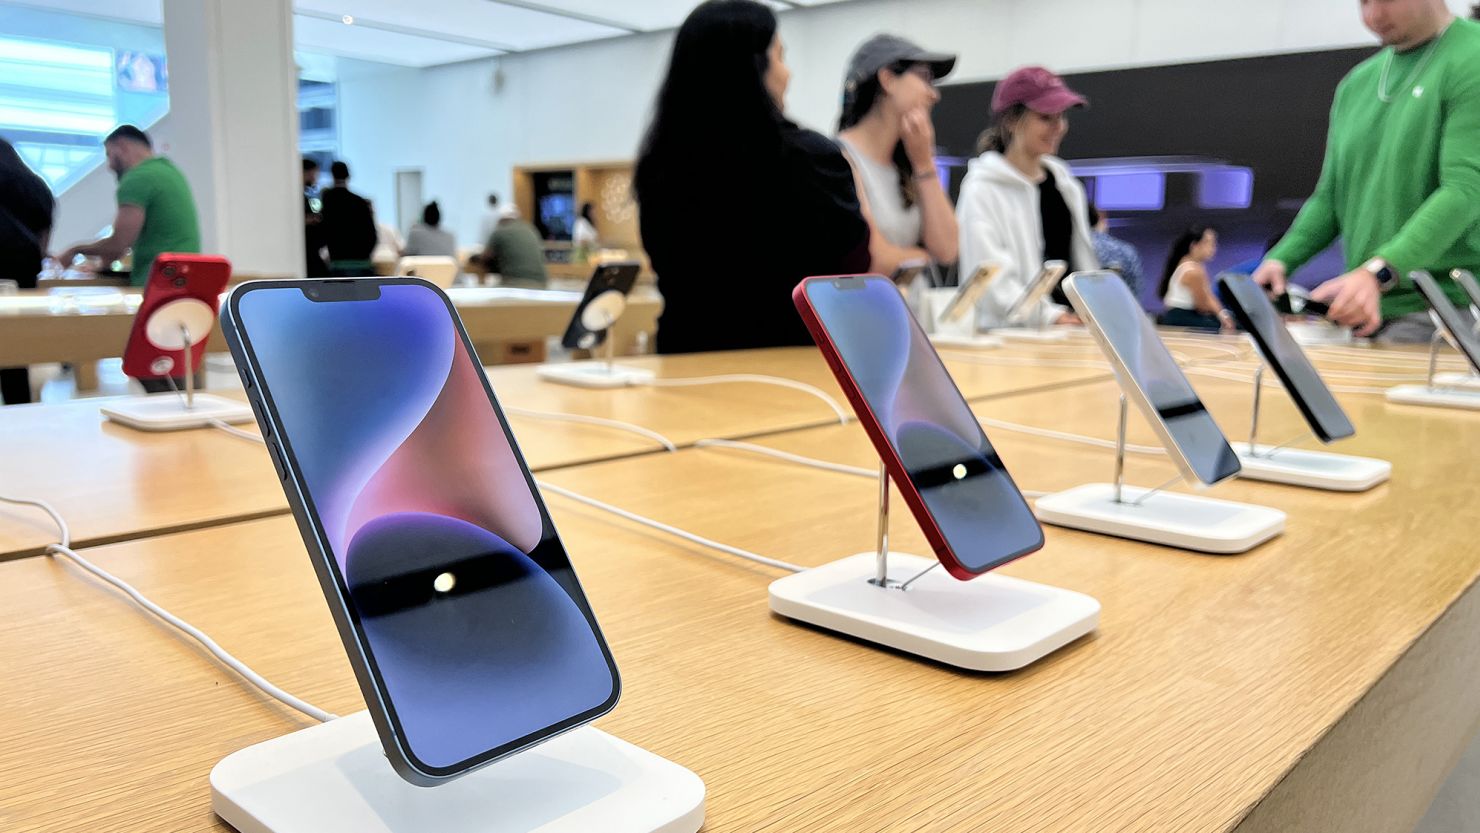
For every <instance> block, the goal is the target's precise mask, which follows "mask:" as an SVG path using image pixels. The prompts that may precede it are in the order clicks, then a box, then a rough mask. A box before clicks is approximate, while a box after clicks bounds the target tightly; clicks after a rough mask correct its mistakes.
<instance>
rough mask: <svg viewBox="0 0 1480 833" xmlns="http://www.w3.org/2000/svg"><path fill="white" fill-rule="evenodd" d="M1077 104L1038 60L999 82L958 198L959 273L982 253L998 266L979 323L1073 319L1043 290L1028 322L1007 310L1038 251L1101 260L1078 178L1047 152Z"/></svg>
mask: <svg viewBox="0 0 1480 833" xmlns="http://www.w3.org/2000/svg"><path fill="white" fill-rule="evenodd" d="M1085 104H1087V102H1086V101H1085V99H1084V97H1083V96H1081V95H1079V94H1078V93H1076V92H1074V91H1073V90H1071V89H1069V88H1068V86H1066V85H1065V84H1064V81H1063V79H1061V78H1059V77H1058V76H1057V75H1054V74H1053V73H1052V72H1049V71H1048V70H1046V69H1044V68H1042V67H1024V68H1022V69H1019V70H1017V71H1016V72H1014V73H1012V74H1011V75H1009V76H1007V77H1006V78H1004V79H1002V81H1000V82H999V83H998V84H997V89H996V91H995V92H994V93H993V95H992V127H991V128H990V129H989V130H988V131H987V132H986V133H984V134H983V135H982V139H981V142H980V146H979V150H981V151H982V155H981V156H979V157H977V158H976V159H973V160H971V163H970V164H969V165H968V166H967V169H966V178H965V179H964V180H962V182H961V196H960V199H959V200H958V202H957V205H956V219H957V221H958V223H959V224H960V227H961V274H963V275H969V274H971V273H972V272H973V271H975V270H976V269H977V268H978V267H980V266H981V265H982V264H985V263H995V264H1000V265H1001V266H1002V267H1003V272H1002V275H1001V276H1000V277H999V278H998V279H997V280H996V281H994V282H993V283H992V285H991V287H990V288H989V289H988V290H987V294H986V295H985V296H984V297H983V298H982V301H981V303H980V304H979V306H978V308H977V324H978V326H979V327H983V328H990V327H1001V326H1005V325H1007V324H1010V323H1012V324H1017V323H1029V324H1074V323H1078V319H1077V318H1075V316H1074V314H1073V313H1072V312H1070V311H1069V309H1068V308H1067V307H1066V306H1064V305H1063V304H1062V303H1055V302H1054V301H1052V300H1050V299H1044V300H1043V301H1041V302H1039V305H1038V307H1037V308H1036V309H1033V310H1030V311H1029V312H1028V315H1027V321H1026V322H1009V321H1007V320H1006V315H1007V311H1008V309H1009V308H1010V307H1011V306H1012V305H1013V302H1014V301H1016V300H1017V298H1018V297H1019V296H1020V295H1021V294H1022V292H1023V290H1024V289H1025V288H1026V287H1027V285H1028V282H1029V281H1031V280H1032V279H1033V277H1034V275H1036V274H1037V273H1038V271H1039V269H1040V268H1041V267H1042V265H1043V263H1044V261H1048V260H1062V261H1064V262H1066V263H1067V264H1069V269H1070V271H1084V270H1090V269H1098V268H1099V261H1098V260H1097V259H1096V257H1095V249H1094V244H1093V242H1092V241H1091V239H1090V234H1089V211H1088V201H1087V200H1086V199H1085V196H1084V188H1083V187H1082V186H1081V185H1080V184H1079V180H1077V179H1075V178H1074V174H1073V173H1071V172H1070V170H1069V166H1068V165H1066V164H1065V163H1064V161H1063V160H1062V159H1059V158H1058V157H1057V156H1056V155H1055V154H1057V153H1058V150H1059V144H1060V143H1061V142H1062V141H1063V140H1064V134H1066V133H1068V131H1069V121H1068V117H1067V113H1068V111H1069V110H1071V109H1073V108H1075V107H1082V106H1084V105H1085Z"/></svg>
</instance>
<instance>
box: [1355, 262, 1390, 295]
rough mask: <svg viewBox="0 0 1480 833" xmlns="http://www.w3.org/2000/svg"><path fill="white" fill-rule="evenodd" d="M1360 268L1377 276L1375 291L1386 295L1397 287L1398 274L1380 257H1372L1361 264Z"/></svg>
mask: <svg viewBox="0 0 1480 833" xmlns="http://www.w3.org/2000/svg"><path fill="white" fill-rule="evenodd" d="M1362 268H1363V269H1366V270H1367V271H1368V272H1371V273H1372V274H1374V275H1376V276H1377V289H1378V291H1380V292H1383V293H1386V292H1389V291H1390V290H1392V288H1393V287H1395V286H1397V285H1398V273H1397V271H1396V270H1394V269H1393V267H1392V266H1391V265H1390V264H1389V263H1388V262H1387V261H1386V260H1383V259H1382V258H1380V257H1374V258H1372V259H1371V260H1369V261H1367V262H1366V263H1364V264H1362Z"/></svg>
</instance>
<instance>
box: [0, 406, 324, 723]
mask: <svg viewBox="0 0 1480 833" xmlns="http://www.w3.org/2000/svg"><path fill="white" fill-rule="evenodd" d="M242 433H246V432H242ZM0 502H4V503H10V504H15V505H17V506H34V507H36V508H38V509H40V510H42V511H43V512H45V513H46V514H48V515H50V516H51V519H52V521H53V522H54V523H55V524H56V527H57V531H58V534H59V535H60V536H61V543H58V544H50V545H48V546H47V548H46V552H47V554H48V555H54V556H55V555H60V556H64V557H66V558H67V559H68V560H70V561H71V562H72V563H74V564H76V565H77V566H78V567H81V568H82V569H83V570H86V571H87V572H89V573H91V574H92V575H94V576H96V577H97V578H99V579H101V580H102V581H104V582H106V583H108V584H110V585H112V586H113V587H115V588H117V589H118V590H120V591H122V592H123V593H124V594H125V595H127V596H128V597H129V598H131V599H133V600H134V602H135V603H136V604H138V605H139V607H142V608H143V609H144V610H145V611H147V612H149V613H151V614H153V615H154V616H156V617H158V618H159V620H160V621H162V622H164V623H165V624H167V625H169V626H170V627H172V628H175V629H176V630H178V631H180V632H181V633H183V634H185V635H186V636H188V637H190V638H191V639H194V640H195V641H196V642H199V643H200V644H201V645H202V646H203V647H204V648H205V649H206V650H207V651H210V652H211V655H212V656H214V657H215V658H216V659H218V660H220V661H221V662H222V663H223V664H224V665H225V666H226V667H227V668H230V669H231V670H232V671H235V672H236V673H237V674H239V675H241V677H242V679H244V680H246V681H247V682H248V683H251V684H252V685H253V686H255V687H256V688H258V689H259V690H261V691H262V692H263V693H265V694H267V695H268V696H269V697H272V698H273V699H274V700H277V701H278V702H280V703H282V704H283V705H286V706H289V707H291V708H293V709H296V710H297V711H300V712H302V713H303V714H306V715H308V716H309V717H312V718H313V719H314V720H318V721H321V722H325V723H327V722H328V721H330V720H334V719H335V717H336V715H334V714H331V713H329V712H327V711H324V710H323V709H320V708H319V707H317V706H315V705H313V704H311V703H308V702H307V701H304V700H300V699H298V698H297V697H294V696H293V695H291V694H289V693H288V692H286V691H283V690H282V689H280V688H278V687H277V686H275V685H273V684H272V683H270V682H268V681H267V679H266V678H264V677H263V676H262V675H261V674H258V673H257V672H256V671H253V670H252V669H251V668H249V667H248V666H247V665H246V663H244V662H242V661H241V660H239V659H237V658H236V657H234V656H232V655H231V654H230V653H228V652H227V651H226V649H225V648H222V647H221V646H220V645H218V644H217V643H216V640H214V639H212V638H210V637H209V636H207V635H206V634H205V633H204V632H203V631H201V630H200V629H199V628H197V627H195V626H194V625H192V624H190V623H189V622H186V621H185V620H183V619H181V618H180V617H178V616H176V615H175V614H173V613H170V612H169V611H168V610H165V609H164V608H162V607H160V606H159V605H157V604H155V603H154V602H153V601H151V600H150V599H149V598H148V597H146V596H145V595H144V594H143V593H141V592H139V590H138V589H137V588H135V587H134V586H133V585H131V584H129V583H128V582H126V581H124V580H123V579H121V578H119V577H118V576H115V575H113V574H112V573H110V572H108V571H107V570H104V569H103V568H102V567H99V566H98V565H96V564H94V563H92V562H91V561H89V560H87V559H86V558H83V557H82V556H81V555H79V554H77V552H76V551H74V550H73V549H72V530H71V528H70V527H68V526H67V521H66V520H65V519H64V518H63V517H62V515H61V513H60V512H58V511H57V510H56V508H55V507H53V506H52V505H51V504H50V503H47V502H46V501H44V500H28V499H25V498H14V497H6V496H4V495H0Z"/></svg>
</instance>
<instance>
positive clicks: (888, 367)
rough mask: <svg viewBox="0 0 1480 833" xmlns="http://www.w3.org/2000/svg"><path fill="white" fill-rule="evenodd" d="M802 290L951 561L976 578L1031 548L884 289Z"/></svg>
mask: <svg viewBox="0 0 1480 833" xmlns="http://www.w3.org/2000/svg"><path fill="white" fill-rule="evenodd" d="M805 286H806V292H807V298H808V300H809V301H810V303H811V306H812V309H813V310H814V311H815V313H816V315H817V318H818V320H819V322H820V323H821V324H822V327H823V329H825V330H826V331H827V335H828V337H829V338H830V339H831V341H832V343H833V346H834V347H835V348H836V349H837V352H838V355H839V356H840V357H841V359H842V361H843V364H844V365H846V366H847V368H848V374H849V376H851V377H852V379H853V381H854V383H855V384H856V385H857V386H858V389H859V392H860V393H861V394H862V396H863V399H864V401H866V402H867V403H868V408H869V411H871V412H872V418H873V419H875V420H876V421H877V422H878V424H879V427H880V428H881V429H882V431H883V433H884V434H885V435H886V436H887V437H888V441H889V445H890V446H892V448H893V450H894V452H895V453H896V454H897V455H898V457H899V459H900V460H901V461H903V463H904V467H905V470H906V471H907V472H908V474H909V478H910V482H911V484H912V485H913V486H914V488H915V490H916V491H917V492H918V493H919V494H920V498H921V500H922V502H923V503H924V504H925V506H926V508H927V509H928V510H929V512H930V516H931V519H932V520H933V521H934V523H935V526H936V527H937V528H938V529H939V530H940V533H941V536H942V537H943V538H944V539H945V542H946V543H947V544H948V545H949V546H950V549H951V552H952V554H953V555H954V556H955V558H956V560H957V561H959V562H960V563H961V565H962V566H963V567H965V568H966V569H967V570H970V571H971V572H973V573H980V572H984V571H986V570H990V569H992V568H993V567H996V566H998V565H1000V564H1003V563H1006V562H1008V561H1011V560H1013V559H1014V558H1017V557H1018V556H1021V555H1023V554H1025V553H1028V552H1032V551H1033V550H1036V549H1038V548H1039V547H1041V546H1042V545H1043V530H1042V528H1041V527H1040V526H1039V525H1038V520H1037V519H1036V518H1035V517H1034V516H1033V511H1032V509H1031V508H1029V506H1028V503H1027V501H1026V500H1025V499H1024V498H1023V495H1022V492H1020V491H1018V488H1017V486H1016V484H1014V483H1013V481H1012V477H1011V476H1010V475H1008V473H1007V469H1006V468H1005V467H1003V465H1002V460H1001V459H1000V458H999V457H998V456H997V452H996V450H995V449H993V448H992V444H991V443H990V442H989V441H988V440H987V436H986V434H985V433H983V431H982V429H981V424H980V423H978V422H977V419H976V415H975V414H973V413H972V411H971V408H970V406H968V405H967V404H966V400H965V399H964V398H963V397H962V396H961V391H960V390H959V389H958V388H957V387H956V383H955V381H954V380H953V379H952V378H951V376H950V373H948V372H947V371H946V368H945V365H943V364H941V361H940V357H939V356H937V355H936V353H935V349H934V348H933V347H931V346H930V341H929V339H927V338H926V337H925V333H924V332H923V331H921V329H920V327H919V325H918V324H916V323H915V320H914V317H913V316H912V315H910V311H909V308H908V307H906V306H905V303H904V300H903V298H901V297H900V294H899V290H898V289H896V288H895V286H894V284H893V283H891V282H890V281H889V280H886V279H884V278H880V277H864V278H828V279H813V280H810V281H808V282H807V283H806V284H805ZM860 416H862V417H863V418H865V419H867V418H869V415H867V414H861V415H860ZM881 452H882V450H881Z"/></svg>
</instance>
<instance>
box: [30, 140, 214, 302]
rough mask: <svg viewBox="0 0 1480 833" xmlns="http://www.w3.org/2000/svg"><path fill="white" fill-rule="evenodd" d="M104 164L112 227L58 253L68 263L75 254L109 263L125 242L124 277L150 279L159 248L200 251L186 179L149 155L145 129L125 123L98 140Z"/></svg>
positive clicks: (135, 280) (118, 255) (168, 163)
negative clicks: (111, 186)
mask: <svg viewBox="0 0 1480 833" xmlns="http://www.w3.org/2000/svg"><path fill="white" fill-rule="evenodd" d="M103 150H104V151H105V152H106V153H107V155H108V167H109V168H111V169H112V170H113V172H114V173H115V174H117V175H118V214H117V215H116V216H115V217H114V218H113V232H112V233H111V234H109V235H108V236H107V237H104V238H103V239H101V240H98V241H95V242H93V243H79V244H78V245H76V246H73V247H72V248H70V249H68V250H66V251H65V252H63V253H62V255H61V257H60V258H59V259H60V260H61V262H62V264H63V265H64V266H67V265H71V263H72V260H73V259H74V258H76V257H77V255H86V256H88V257H97V258H101V259H102V261H103V262H104V263H111V262H112V261H115V260H118V259H119V258H121V257H123V253H124V252H125V251H126V250H127V249H129V248H130V247H132V248H133V250H134V265H133V268H132V269H131V270H130V271H129V283H130V284H132V285H134V286H143V285H144V284H146V283H148V282H149V268H150V267H151V266H152V265H153V264H154V258H155V257H157V256H158V255H159V254H160V253H161V252H183V253H188V254H195V253H199V252H200V224H199V222H198V221H197V219H196V215H195V198H194V197H193V196H191V194H190V185H189V184H188V183H187V182H186V181H185V176H184V175H183V174H181V173H180V169H179V168H176V167H175V165H174V163H173V162H171V161H170V160H168V159H165V158H164V157H162V156H155V155H154V147H153V145H152V144H151V143H150V141H149V136H148V134H146V133H145V132H144V131H142V130H140V129H139V128H137V127H134V126H133V125H131V124H125V125H123V126H121V127H119V128H118V129H116V130H114V131H113V132H112V133H110V134H108V138H106V139H104V140H103Z"/></svg>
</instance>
